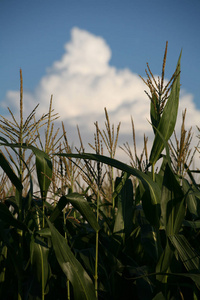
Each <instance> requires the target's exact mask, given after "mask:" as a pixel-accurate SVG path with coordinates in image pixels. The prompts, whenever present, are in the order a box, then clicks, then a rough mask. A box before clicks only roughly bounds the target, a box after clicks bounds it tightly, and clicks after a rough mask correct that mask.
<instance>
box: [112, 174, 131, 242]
mask: <svg viewBox="0 0 200 300" xmlns="http://www.w3.org/2000/svg"><path fill="white" fill-rule="evenodd" d="M120 182H121V178H119V177H117V178H116V182H115V184H116V186H117V187H118V186H119V184H120ZM117 206H118V210H117V215H116V218H115V224H114V229H113V233H114V234H115V235H119V236H120V237H121V238H122V241H123V243H124V242H125V239H126V238H127V237H128V236H129V234H130V233H131V231H132V228H133V184H132V181H131V180H130V179H128V180H127V181H126V182H125V183H124V186H123V188H122V189H121V191H120V194H119V195H118V196H117Z"/></svg>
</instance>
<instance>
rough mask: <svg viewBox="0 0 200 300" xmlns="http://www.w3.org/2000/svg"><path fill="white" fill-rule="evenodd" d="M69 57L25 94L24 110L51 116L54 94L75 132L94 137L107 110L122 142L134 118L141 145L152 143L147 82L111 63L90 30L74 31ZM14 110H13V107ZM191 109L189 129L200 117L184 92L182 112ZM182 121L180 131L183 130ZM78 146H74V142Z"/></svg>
mask: <svg viewBox="0 0 200 300" xmlns="http://www.w3.org/2000/svg"><path fill="white" fill-rule="evenodd" d="M64 49H65V52H64V54H63V56H62V57H61V59H60V60H59V61H56V62H54V63H53V65H52V67H50V68H49V69H48V70H47V73H46V75H45V76H44V77H43V78H42V79H41V81H40V83H39V85H38V86H37V87H36V88H35V91H34V93H32V94H31V93H27V92H25V93H24V108H25V111H26V112H30V110H31V109H32V108H34V107H35V106H36V104H37V103H40V106H39V111H40V113H44V112H47V107H48V103H49V99H50V96H51V94H53V99H54V100H53V106H54V109H55V111H56V112H58V113H59V115H60V117H61V119H62V120H63V121H64V123H65V124H66V127H67V126H69V127H70V130H71V129H72V128H73V127H74V131H75V126H76V124H78V125H79V127H80V128H81V130H82V132H83V134H84V133H86V134H89V133H91V132H93V130H94V126H93V123H94V122H95V121H97V120H98V122H99V123H100V125H103V123H104V107H106V108H107V110H108V112H109V115H110V118H111V122H112V123H115V124H116V126H117V124H118V122H119V121H121V123H122V125H121V138H120V141H122V142H125V141H126V140H125V139H124V140H123V137H124V138H127V137H129V140H130V139H131V122H130V116H131V115H132V116H133V119H134V123H135V128H136V133H137V138H138V145H139V147H140V146H141V141H142V139H143V133H144V132H145V133H146V134H147V135H148V136H149V137H150V139H151V137H152V130H151V126H150V125H149V123H148V121H147V119H148V120H149V100H148V98H147V96H146V95H145V93H144V89H145V86H144V83H143V82H142V80H141V79H140V78H139V77H138V75H137V74H135V73H133V72H132V71H130V70H129V69H117V68H116V67H114V66H111V65H110V64H109V61H110V58H111V55H112V53H111V49H110V47H109V46H108V45H107V43H106V41H105V40H104V39H103V38H102V37H97V36H95V35H93V34H91V33H89V32H87V31H85V30H81V29H79V28H73V29H72V31H71V39H70V41H68V42H67V43H66V44H65V47H64ZM18 94H19V93H18V92H16V91H8V92H7V98H6V106H10V107H13V108H16V103H17V100H16V99H18ZM13 105H14V106H13ZM185 107H187V110H188V112H187V119H188V120H189V124H188V125H189V126H194V127H195V125H196V124H198V121H199V117H200V112H199V111H198V110H197V109H196V107H195V104H194V102H193V98H192V95H190V94H187V93H186V92H182V94H181V101H180V112H181V111H183V110H184V109H185ZM180 123H181V116H180V117H179V121H178V126H179V127H180ZM72 142H73V141H72Z"/></svg>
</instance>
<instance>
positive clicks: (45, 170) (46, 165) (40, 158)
mask: <svg viewBox="0 0 200 300" xmlns="http://www.w3.org/2000/svg"><path fill="white" fill-rule="evenodd" d="M0 145H2V146H7V147H11V148H24V149H30V150H32V151H33V153H34V154H35V156H36V171H37V177H38V183H39V187H40V192H41V197H42V198H43V199H45V198H46V195H47V192H48V188H49V185H50V183H51V178H52V162H51V159H50V157H49V156H48V155H47V153H45V152H44V151H42V150H40V149H38V148H36V147H34V146H32V145H26V144H22V145H21V144H12V143H8V142H7V141H6V140H5V143H0Z"/></svg>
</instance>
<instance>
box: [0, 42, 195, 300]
mask: <svg viewBox="0 0 200 300" xmlns="http://www.w3.org/2000/svg"><path fill="white" fill-rule="evenodd" d="M166 54H167V47H166V51H165V55H164V60H163V69H162V76H161V79H158V82H156V81H155V78H154V77H153V74H152V72H151V70H150V68H149V66H148V71H149V72H148V71H147V72H146V73H147V81H145V80H144V81H145V83H146V84H147V86H148V87H149V89H150V93H149V94H148V97H149V98H150V101H151V106H150V116H151V126H152V129H153V132H154V140H153V144H152V147H151V152H150V156H149V157H148V154H147V145H146V144H147V139H146V138H144V151H143V153H142V155H141V156H140V157H139V156H138V155H137V153H136V142H135V134H134V125H133V122H132V127H133V139H134V152H135V155H133V154H132V152H131V148H130V146H129V144H128V143H127V144H125V145H124V151H125V152H126V153H128V155H129V157H130V159H131V164H130V165H128V164H125V163H122V162H121V161H118V160H116V159H115V152H116V147H117V140H118V134H119V128H120V125H119V126H118V128H117V134H116V136H114V126H113V127H111V126H110V122H109V117H108V114H107V111H106V110H105V112H106V123H105V124H106V130H104V131H101V130H100V129H99V126H98V123H96V124H95V126H96V133H95V143H94V146H92V145H90V146H91V148H92V149H93V150H94V152H95V153H94V154H92V153H85V152H84V146H83V143H82V140H81V136H80V132H79V131H78V132H79V137H80V144H81V146H80V149H77V153H76V154H74V153H72V152H73V151H72V149H71V147H70V146H69V143H68V140H67V136H66V131H65V128H64V125H63V124H62V128H63V134H62V135H61V137H58V131H56V133H54V128H53V124H54V123H53V121H54V120H55V119H56V118H57V115H56V114H54V115H52V109H51V105H52V101H51V102H50V108H49V113H48V114H46V115H44V116H42V118H41V119H39V120H38V121H36V119H35V111H36V109H34V110H33V111H32V112H31V114H30V115H29V116H28V117H27V119H26V120H25V121H24V120H23V89H22V86H23V85H22V74H21V73H20V75H21V76H20V78H21V89H20V122H19V123H18V122H17V121H16V119H15V117H14V115H13V114H12V112H11V111H10V113H11V116H12V118H13V120H12V122H11V121H8V120H7V119H5V118H4V117H2V119H1V125H0V128H1V130H0V132H1V137H0V140H1V149H2V151H1V152H0V166H1V168H2V170H3V173H2V175H1V185H0V189H1V190H0V195H1V200H0V298H1V299H4V300H6V299H7V300H12V299H18V300H19V299H23V300H24V299H30V300H31V299H45V300H50V299H53V300H54V299H57V300H59V299H60V300H61V299H77V300H80V299H88V300H89V299H90V300H93V299H97V298H98V299H102V300H106V299H108V300H110V299H127V300H128V299H146V300H148V299H154V300H156V299H199V298H200V290H199V289H200V267H199V266H200V246H199V245H200V237H199V232H200V231H199V228H200V214H199V203H200V202H199V201H200V190H199V184H198V182H197V179H196V178H197V177H195V176H194V172H196V173H198V171H197V170H196V171H194V170H190V168H189V164H190V162H188V158H189V156H190V155H191V152H190V149H189V145H190V142H191V135H190V132H189V134H188V136H187V134H186V131H185V128H184V120H185V114H183V124H182V128H181V137H180V142H179V141H178V138H177V137H176V136H175V141H176V146H175V145H174V144H173V143H172V142H171V141H170V138H171V136H172V134H173V132H174V128H175V124H176V118H177V112H178V105H179V91H180V61H181V55H180V57H179V59H178V64H177V67H176V70H175V72H174V74H173V76H172V78H171V80H170V82H169V83H168V84H167V85H166V86H164V71H165V63H166ZM51 100H52V99H51ZM45 124H46V125H47V128H46V132H45V136H44V140H45V145H43V143H42V138H41V135H40V133H39V130H40V128H42V126H43V125H45ZM103 144H104V146H106V148H107V151H108V156H104V155H103V150H102V149H103ZM3 149H4V150H3ZM163 150H165V151H164V152H163ZM163 153H165V154H163ZM155 166H157V167H155ZM38 190H39V192H38Z"/></svg>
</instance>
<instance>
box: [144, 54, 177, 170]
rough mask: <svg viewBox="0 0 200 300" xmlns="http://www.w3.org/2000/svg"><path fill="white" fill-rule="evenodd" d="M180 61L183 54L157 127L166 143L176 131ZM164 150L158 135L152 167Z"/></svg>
mask: <svg viewBox="0 0 200 300" xmlns="http://www.w3.org/2000/svg"><path fill="white" fill-rule="evenodd" d="M180 60H181V54H180V56H179V60H178V64H177V69H176V75H177V77H176V79H175V81H174V83H173V85H172V89H171V93H170V95H169V98H168V100H167V103H166V105H165V107H164V110H163V114H162V116H161V119H160V121H159V125H158V127H157V129H158V131H159V132H160V133H161V134H162V135H163V137H164V139H165V140H166V141H168V140H169V138H170V137H171V135H172V133H173V131H174V127H175V124H176V118H177V114H178V105H179V91H180ZM154 123H155V122H154ZM163 149H164V144H163V140H162V138H161V137H160V135H159V134H158V133H156V135H155V138H154V141H153V146H152V149H151V154H150V158H149V161H150V163H151V164H152V165H154V164H155V163H156V162H157V160H158V158H159V156H160V154H161V152H162V151H163Z"/></svg>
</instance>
